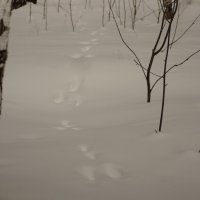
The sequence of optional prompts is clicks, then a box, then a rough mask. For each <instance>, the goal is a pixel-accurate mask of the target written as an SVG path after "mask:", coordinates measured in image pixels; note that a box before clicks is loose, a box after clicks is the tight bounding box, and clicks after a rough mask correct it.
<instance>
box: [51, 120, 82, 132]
mask: <svg viewBox="0 0 200 200" xmlns="http://www.w3.org/2000/svg"><path fill="white" fill-rule="evenodd" d="M55 129H57V130H58V131H64V130H66V129H71V130H74V131H80V130H81V128H79V127H74V126H73V125H71V124H70V121H67V120H62V121H61V122H60V126H56V127H55Z"/></svg>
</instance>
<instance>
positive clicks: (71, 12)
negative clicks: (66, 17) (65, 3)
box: [69, 0, 75, 32]
mask: <svg viewBox="0 0 200 200" xmlns="http://www.w3.org/2000/svg"><path fill="white" fill-rule="evenodd" d="M69 12H70V20H71V25H72V31H73V32H74V31H75V23H74V19H73V8H72V0H70V1H69Z"/></svg>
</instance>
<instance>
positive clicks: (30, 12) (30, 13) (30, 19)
mask: <svg viewBox="0 0 200 200" xmlns="http://www.w3.org/2000/svg"><path fill="white" fill-rule="evenodd" d="M31 21H32V4H31V3H29V23H31Z"/></svg>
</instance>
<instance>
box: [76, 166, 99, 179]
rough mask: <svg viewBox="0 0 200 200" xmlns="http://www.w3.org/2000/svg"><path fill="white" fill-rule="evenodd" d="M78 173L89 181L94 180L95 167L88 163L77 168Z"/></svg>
mask: <svg viewBox="0 0 200 200" xmlns="http://www.w3.org/2000/svg"><path fill="white" fill-rule="evenodd" d="M78 171H79V173H80V174H81V175H82V176H83V177H84V178H86V179H87V180H89V181H95V180H96V178H95V168H94V167H93V166H90V165H85V166H82V167H81V168H80V169H79V170H78Z"/></svg>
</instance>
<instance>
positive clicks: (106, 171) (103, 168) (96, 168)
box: [78, 144, 123, 182]
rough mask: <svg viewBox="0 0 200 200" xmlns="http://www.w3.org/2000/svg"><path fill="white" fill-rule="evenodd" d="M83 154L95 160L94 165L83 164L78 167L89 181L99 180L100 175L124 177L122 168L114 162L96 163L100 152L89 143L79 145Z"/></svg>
mask: <svg viewBox="0 0 200 200" xmlns="http://www.w3.org/2000/svg"><path fill="white" fill-rule="evenodd" d="M78 148H79V150H80V152H81V154H82V155H83V156H84V157H85V158H86V159H87V160H88V161H90V163H91V161H93V165H92V164H90V165H83V166H81V167H80V168H79V169H78V172H79V173H80V175H81V176H82V177H83V178H84V179H86V180H88V181H92V182H94V181H98V179H99V177H101V178H102V177H103V178H108V179H112V180H117V179H120V178H122V171H123V170H122V169H121V168H120V167H119V166H118V165H116V164H114V163H100V164H98V165H97V164H96V162H95V160H97V159H98V154H97V152H96V151H94V150H93V149H92V148H90V147H89V146H88V145H87V144H81V145H79V147H78Z"/></svg>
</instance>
